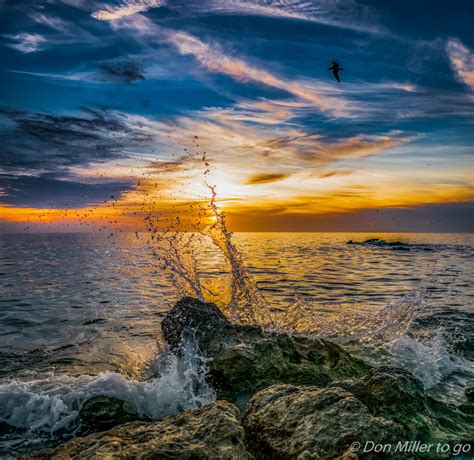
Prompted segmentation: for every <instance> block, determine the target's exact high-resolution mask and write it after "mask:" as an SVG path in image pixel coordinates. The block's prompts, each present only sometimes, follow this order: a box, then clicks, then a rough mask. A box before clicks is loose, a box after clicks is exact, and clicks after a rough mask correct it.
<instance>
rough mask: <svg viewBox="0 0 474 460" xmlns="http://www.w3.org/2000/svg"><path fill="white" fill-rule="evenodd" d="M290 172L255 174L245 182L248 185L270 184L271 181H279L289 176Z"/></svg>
mask: <svg viewBox="0 0 474 460" xmlns="http://www.w3.org/2000/svg"><path fill="white" fill-rule="evenodd" d="M289 176H290V175H289V174H285V173H276V174H265V173H262V174H255V175H253V176H250V177H249V178H248V179H247V181H246V182H245V183H246V184H247V185H255V184H269V183H271V182H277V181H280V180H283V179H286V178H287V177H289Z"/></svg>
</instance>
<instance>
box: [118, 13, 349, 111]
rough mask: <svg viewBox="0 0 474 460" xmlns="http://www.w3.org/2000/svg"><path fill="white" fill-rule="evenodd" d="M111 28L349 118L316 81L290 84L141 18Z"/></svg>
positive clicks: (339, 100)
mask: <svg viewBox="0 0 474 460" xmlns="http://www.w3.org/2000/svg"><path fill="white" fill-rule="evenodd" d="M113 27H114V28H125V29H132V30H134V31H136V32H138V33H140V34H141V35H143V36H146V37H147V38H149V39H150V40H155V41H158V42H160V43H163V42H165V43H169V44H171V45H172V46H173V47H174V48H175V49H176V50H177V51H178V52H179V54H181V55H184V56H193V57H194V58H195V59H196V61H197V62H198V63H199V64H200V65H201V66H203V67H204V68H206V69H207V70H208V71H210V72H214V73H220V74H224V75H228V76H230V77H232V78H233V79H235V80H237V81H241V82H249V83H254V84H260V85H267V86H269V87H272V88H275V89H279V90H282V91H285V92H287V93H289V94H291V95H292V96H294V97H296V98H298V99H300V100H303V101H305V102H307V103H310V104H313V106H315V107H317V108H318V109H319V110H321V111H327V112H330V113H331V114H332V115H338V116H348V115H349V111H348V104H349V101H348V100H346V99H345V98H344V97H342V96H341V95H340V94H337V91H333V90H331V94H327V93H328V88H327V87H326V86H325V85H324V84H321V83H320V82H318V81H316V80H310V79H308V80H300V81H298V80H289V79H287V78H285V77H283V76H279V75H277V74H275V73H272V72H270V71H268V70H265V69H263V68H261V67H259V66H258V65H256V64H252V63H250V62H248V61H247V60H245V59H244V58H242V57H234V56H232V55H231V54H230V53H229V52H225V51H224V50H223V49H222V47H221V46H220V45H218V44H215V43H207V42H204V41H203V40H201V39H199V38H197V37H195V36H193V35H191V34H189V33H187V32H177V31H174V30H172V29H167V28H164V27H160V26H158V25H157V24H155V23H153V22H152V21H150V20H149V19H148V18H146V17H144V16H143V15H135V16H133V17H131V18H127V19H126V20H123V21H119V22H114V23H113Z"/></svg>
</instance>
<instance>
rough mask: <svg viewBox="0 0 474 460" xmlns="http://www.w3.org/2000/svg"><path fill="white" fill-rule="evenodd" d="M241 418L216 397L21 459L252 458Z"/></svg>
mask: <svg viewBox="0 0 474 460" xmlns="http://www.w3.org/2000/svg"><path fill="white" fill-rule="evenodd" d="M237 416H238V409H237V408H236V407H235V406H234V405H232V404H230V403H228V402H226V401H216V402H214V403H213V404H210V405H208V406H204V407H202V408H200V409H194V410H190V411H187V412H184V413H182V414H180V415H176V416H173V417H168V418H166V419H164V420H162V421H159V422H132V423H127V424H125V425H121V426H118V427H115V428H112V429H111V430H109V431H103V432H101V433H95V434H91V435H89V436H85V437H82V438H76V439H73V440H71V441H68V442H66V443H64V444H61V445H60V446H58V447H56V448H55V449H45V450H41V451H38V452H33V453H31V454H29V455H26V456H25V457H23V459H25V460H27V459H29V460H33V459H36V460H46V459H51V460H62V459H65V458H67V459H75V460H88V459H97V458H107V459H112V458H113V459H132V458H133V459H180V460H186V459H188V460H200V459H202V460H204V459H206V460H208V459H209V460H213V459H215V460H247V459H249V460H250V459H252V458H253V457H252V455H251V454H249V453H248V451H247V450H246V448H245V445H244V430H243V428H242V427H241V426H240V425H239V423H238V421H237Z"/></svg>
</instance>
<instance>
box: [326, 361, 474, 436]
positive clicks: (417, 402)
mask: <svg viewBox="0 0 474 460" xmlns="http://www.w3.org/2000/svg"><path fill="white" fill-rule="evenodd" d="M330 386H331V387H337V388H343V389H344V390H346V391H349V392H351V393H352V394H353V395H354V396H355V397H356V398H357V399H359V400H360V401H361V402H363V403H364V405H366V407H367V408H368V409H369V411H370V412H371V413H372V414H373V415H374V416H377V417H384V418H385V419H390V420H393V421H395V422H396V423H398V424H400V425H402V426H403V427H404V429H405V430H406V433H407V435H408V439H413V440H422V441H423V442H434V443H437V442H445V443H451V444H452V443H455V442H459V443H462V442H464V441H467V440H469V438H470V433H472V426H473V424H474V418H473V417H472V416H469V414H468V413H467V411H464V412H465V413H463V410H462V407H461V408H456V407H455V406H453V405H450V404H447V403H444V402H442V401H438V400H435V399H433V398H431V397H430V396H428V395H426V393H425V391H424V388H423V384H422V383H421V382H420V381H419V380H418V379H417V378H416V377H414V376H413V375H412V374H411V373H410V372H407V371H405V370H403V369H398V368H391V367H387V366H382V367H380V368H377V369H372V370H370V371H369V373H368V374H367V375H366V376H365V377H364V378H363V379H359V380H347V381H342V382H333V383H331V385H330ZM459 409H461V410H459Z"/></svg>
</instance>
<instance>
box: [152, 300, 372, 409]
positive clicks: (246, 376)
mask: <svg viewBox="0 0 474 460" xmlns="http://www.w3.org/2000/svg"><path fill="white" fill-rule="evenodd" d="M161 327H162V332H163V337H164V339H165V341H166V342H167V343H168V345H169V346H170V348H171V349H172V350H173V351H175V352H178V353H179V352H180V350H181V347H182V344H183V340H186V339H191V340H196V341H197V343H198V345H199V348H200V351H201V352H202V353H203V354H204V355H205V356H206V357H208V358H210V359H211V361H210V362H209V363H208V366H209V369H210V377H211V383H212V384H213V386H214V387H215V388H216V390H217V391H218V394H219V395H221V396H225V397H226V399H230V400H236V398H237V395H240V396H242V395H245V394H247V396H246V397H247V398H248V397H250V396H251V394H253V393H255V392H256V391H258V390H259V389H261V388H265V387H268V386H270V385H273V384H275V383H293V384H307V385H317V386H326V385H328V383H330V382H331V381H333V380H334V379H341V378H349V377H354V376H355V377H359V376H362V375H364V374H365V373H367V372H368V370H369V369H370V367H369V366H368V365H366V364H364V363H363V362H362V361H360V360H358V359H356V358H353V357H352V356H350V355H349V354H348V353H347V352H345V351H344V350H343V349H342V348H340V347H339V346H338V345H336V344H333V343H331V342H328V341H325V340H318V339H310V338H308V337H305V336H298V335H294V336H290V335H288V334H284V333H281V332H269V331H264V330H262V328H260V327H258V326H248V325H240V324H233V323H231V322H230V321H229V320H227V318H226V317H225V316H224V315H223V314H222V313H221V311H220V310H219V309H218V308H217V307H216V306H215V305H214V304H212V303H205V302H201V301H199V300H196V299H192V298H190V297H186V298H183V299H181V300H180V301H179V302H178V303H177V304H176V306H175V307H174V308H173V309H172V310H171V311H170V312H168V314H167V315H166V317H165V318H164V319H163V321H162V323H161ZM233 398H234V399H233ZM244 399H245V398H244Z"/></svg>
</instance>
